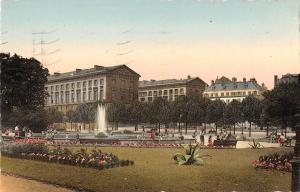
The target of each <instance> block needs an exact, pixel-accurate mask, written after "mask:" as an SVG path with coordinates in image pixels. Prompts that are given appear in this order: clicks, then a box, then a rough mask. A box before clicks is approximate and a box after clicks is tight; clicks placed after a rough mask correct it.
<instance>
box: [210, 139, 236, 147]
mask: <svg viewBox="0 0 300 192" xmlns="http://www.w3.org/2000/svg"><path fill="white" fill-rule="evenodd" d="M236 144H237V140H214V142H213V145H214V146H215V147H234V148H236Z"/></svg>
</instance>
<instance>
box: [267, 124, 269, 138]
mask: <svg viewBox="0 0 300 192" xmlns="http://www.w3.org/2000/svg"><path fill="white" fill-rule="evenodd" d="M267 136H269V125H267Z"/></svg>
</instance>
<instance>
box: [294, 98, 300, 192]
mask: <svg viewBox="0 0 300 192" xmlns="http://www.w3.org/2000/svg"><path fill="white" fill-rule="evenodd" d="M295 118H296V126H295V131H296V145H295V147H294V157H293V160H292V167H293V170H292V191H293V192H296V191H300V102H298V104H297V113H296V115H295Z"/></svg>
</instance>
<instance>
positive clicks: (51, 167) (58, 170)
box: [1, 147, 291, 192]
mask: <svg viewBox="0 0 300 192" xmlns="http://www.w3.org/2000/svg"><path fill="white" fill-rule="evenodd" d="M101 150H102V151H105V152H112V153H113V154H116V155H118V156H119V158H120V159H130V160H134V165H133V166H129V167H117V168H112V169H106V170H101V171H99V170H95V169H90V168H80V167H74V166H69V165H61V164H53V163H45V162H38V161H30V160H20V159H12V158H7V157H2V159H1V169H2V171H5V172H8V173H14V174H17V175H22V176H27V177H31V178H36V179H40V180H45V181H49V182H51V183H56V184H63V185H68V186H75V187H77V188H84V189H89V190H92V191H101V192H102V191H103V192H115V191H133V192H143V191H149V192H155V191H157V192H161V191H166V192H175V191H176V192H177V191H178V192H181V191H288V190H290V182H291V173H286V172H278V171H265V170H264V171H261V170H255V169H254V168H253V167H252V166H251V161H252V160H254V159H257V158H258V157H259V155H261V154H268V153H273V152H284V151H288V150H291V149H279V148H274V149H270V148H269V149H203V150H201V153H202V154H209V155H211V156H212V158H211V159H207V160H206V161H205V165H203V166H178V165H176V164H175V163H174V161H173V160H172V158H171V157H172V155H173V154H174V153H176V152H178V151H179V152H180V151H183V150H182V149H159V148H148V149H147V148H146V149H142V148H121V147H116V148H113V147H105V148H101Z"/></svg>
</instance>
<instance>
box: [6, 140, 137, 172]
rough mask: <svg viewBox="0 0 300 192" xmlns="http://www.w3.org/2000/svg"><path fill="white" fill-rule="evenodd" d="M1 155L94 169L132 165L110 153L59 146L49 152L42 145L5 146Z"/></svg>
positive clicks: (128, 161) (131, 162) (130, 162)
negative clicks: (89, 151) (74, 149)
mask: <svg viewBox="0 0 300 192" xmlns="http://www.w3.org/2000/svg"><path fill="white" fill-rule="evenodd" d="M2 155H4V156H8V157H12V158H21V159H30V160H36V161H44V162H51V163H61V164H68V165H76V166H81V167H90V168H95V169H104V168H113V167H119V166H121V167H123V166H129V165H133V161H130V160H119V159H118V157H117V156H115V155H113V154H111V153H110V154H109V153H103V152H101V150H97V151H96V150H93V151H92V152H91V153H87V152H86V150H85V149H80V151H77V152H75V153H73V152H71V151H70V150H69V149H67V148H65V149H61V148H60V146H58V147H57V148H56V149H53V150H49V149H48V147H47V146H46V145H44V144H32V143H27V144H18V145H11V146H7V147H5V148H3V149H2Z"/></svg>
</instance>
